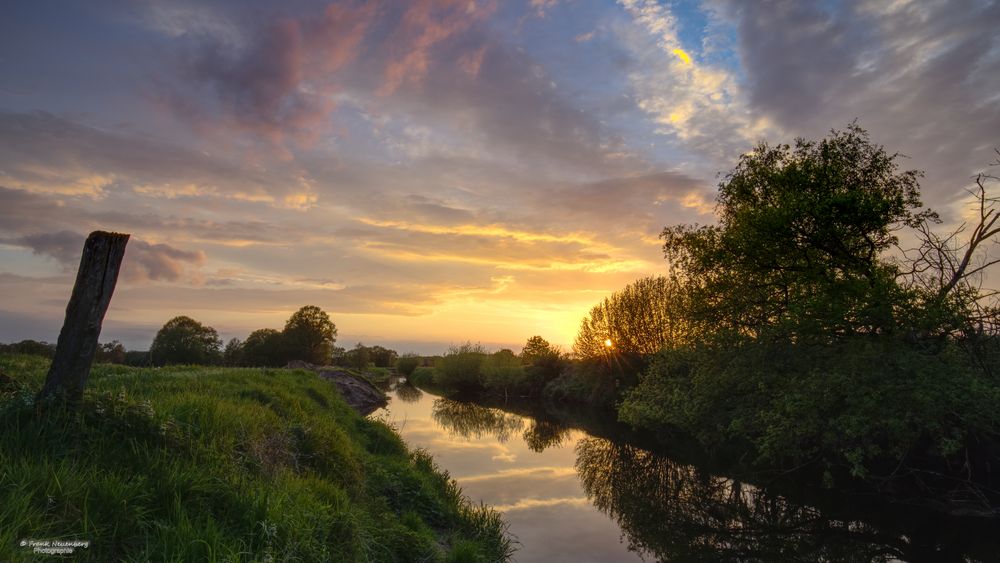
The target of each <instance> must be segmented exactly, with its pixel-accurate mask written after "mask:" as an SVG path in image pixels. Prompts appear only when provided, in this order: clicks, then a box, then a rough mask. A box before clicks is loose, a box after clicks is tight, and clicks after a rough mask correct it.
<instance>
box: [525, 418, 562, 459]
mask: <svg viewBox="0 0 1000 563" xmlns="http://www.w3.org/2000/svg"><path fill="white" fill-rule="evenodd" d="M567 436H569V428H566V427H565V426H563V425H562V424H559V423H558V422H555V421H552V420H540V419H533V420H532V421H531V426H530V427H529V428H528V429H527V430H525V431H524V442H525V443H526V444H528V447H529V448H531V450H532V451H535V452H539V453H541V452H542V451H544V450H546V449H548V448H552V447H559V446H561V445H562V443H563V440H565V439H566V437H567Z"/></svg>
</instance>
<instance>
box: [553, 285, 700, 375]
mask: <svg viewBox="0 0 1000 563" xmlns="http://www.w3.org/2000/svg"><path fill="white" fill-rule="evenodd" d="M682 305H683V299H682V296H681V295H680V293H679V291H678V290H677V284H676V283H674V282H673V281H672V280H670V279H668V278H665V277H663V276H657V277H647V278H641V279H638V280H636V281H634V282H632V283H630V284H629V285H627V286H625V287H624V288H622V289H621V290H619V291H616V292H614V293H612V294H611V296H610V297H607V298H605V299H604V301H602V302H601V303H599V304H597V305H596V306H594V308H592V309H591V310H590V313H589V314H588V315H587V317H585V318H584V319H583V321H582V322H581V323H580V331H579V332H578V333H577V337H576V342H574V343H573V351H575V352H576V354H577V355H578V356H580V357H581V358H601V357H604V356H606V355H607V354H609V353H610V352H614V353H616V354H636V355H648V354H655V353H656V352H658V351H659V350H660V349H661V348H663V347H664V346H666V345H667V344H671V343H673V344H676V343H679V342H680V341H682V340H683V338H685V334H686V330H683V327H684V326H685V325H686V323H685V322H684V321H683V320H682V316H681V312H682V311H681V308H682Z"/></svg>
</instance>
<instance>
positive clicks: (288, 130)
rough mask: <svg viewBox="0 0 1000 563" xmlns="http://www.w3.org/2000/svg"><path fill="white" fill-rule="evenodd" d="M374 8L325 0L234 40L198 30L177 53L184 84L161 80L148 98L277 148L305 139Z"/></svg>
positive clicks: (320, 121)
mask: <svg viewBox="0 0 1000 563" xmlns="http://www.w3.org/2000/svg"><path fill="white" fill-rule="evenodd" d="M375 11H376V4H374V3H367V4H361V5H338V4H330V5H329V6H328V7H327V8H326V9H325V10H324V11H323V13H322V15H321V16H319V17H311V18H308V19H297V18H291V17H284V18H279V19H277V20H273V21H270V22H268V23H267V24H262V25H261V27H260V28H259V29H257V30H255V31H254V32H252V33H250V34H248V35H249V37H250V39H249V41H248V42H247V44H245V45H243V46H238V47H234V46H233V45H232V44H230V43H228V42H226V41H225V36H222V37H219V36H215V35H209V34H198V35H196V36H195V37H194V38H193V39H194V42H193V44H186V48H185V49H184V52H183V53H182V55H181V61H180V67H181V74H182V76H181V78H182V79H183V80H184V83H183V85H182V87H171V86H169V85H168V83H167V82H166V81H165V80H161V82H160V83H159V84H158V85H157V90H158V91H156V92H154V93H153V97H154V99H157V100H158V101H160V102H162V103H164V104H165V105H166V106H167V107H169V108H170V109H172V110H173V111H174V112H175V114H177V115H178V116H181V117H182V118H184V119H187V120H188V121H190V122H192V123H193V124H195V125H196V126H199V127H201V128H203V129H206V130H212V129H213V128H222V129H224V130H225V131H226V132H227V133H228V134H232V133H248V134H250V135H251V136H253V137H254V138H256V139H263V140H265V141H266V142H268V143H270V144H271V145H272V146H275V147H279V146H281V145H283V144H284V143H286V141H288V140H289V139H291V140H294V141H297V142H308V141H310V140H312V139H314V138H315V135H316V129H317V128H320V129H323V128H324V127H323V125H324V121H325V120H326V118H327V116H328V115H329V114H330V112H331V111H332V110H333V107H334V101H333V98H332V94H333V93H335V92H336V89H337V85H336V82H335V81H334V75H335V74H336V72H337V71H338V70H340V69H341V68H342V67H343V66H345V65H346V64H348V63H350V62H351V61H352V60H354V59H355V58H356V56H357V54H358V49H359V45H360V43H361V41H362V40H363V39H364V36H365V33H366V32H367V30H368V27H369V26H370V25H371V23H372V19H373V17H374V14H375ZM184 37H186V36H184ZM185 86H186V87H185Z"/></svg>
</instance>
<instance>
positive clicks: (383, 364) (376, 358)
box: [370, 345, 399, 368]
mask: <svg viewBox="0 0 1000 563" xmlns="http://www.w3.org/2000/svg"><path fill="white" fill-rule="evenodd" d="M370 354H371V361H372V363H374V364H375V367H378V368H390V367H392V366H394V365H396V358H398V357H399V354H398V353H396V351H395V350H390V349H388V348H383V347H382V346H378V345H375V346H372V347H371V350H370Z"/></svg>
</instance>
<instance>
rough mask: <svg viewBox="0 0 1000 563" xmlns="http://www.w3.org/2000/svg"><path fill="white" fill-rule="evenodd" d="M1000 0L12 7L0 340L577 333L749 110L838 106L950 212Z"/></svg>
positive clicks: (817, 116) (824, 128) (761, 132)
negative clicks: (183, 326)
mask: <svg viewBox="0 0 1000 563" xmlns="http://www.w3.org/2000/svg"><path fill="white" fill-rule="evenodd" d="M998 30H1000V2H996V1H984V0H947V1H907V0H876V1H866V0H857V1H843V2H835V1H828V0H824V1H817V2H800V1H783V0H761V1H757V2H740V1H737V0H703V1H700V2H699V1H693V0H692V1H689V0H682V1H675V2H657V1H653V0H619V1H618V2H612V1H596V0H506V1H505V0H412V1H406V2H403V1H388V0H383V1H368V2H364V1H357V2H347V1H342V2H330V1H329V0H326V1H313V0H288V1H284V2H264V1H261V0H232V1H219V2H204V1H201V0H176V1H168V0H156V1H152V0H149V1H142V0H90V1H88V2H76V1H59V0H52V1H46V2H35V1H18V0H15V1H14V2H13V3H6V4H5V8H4V17H3V18H2V19H0V341H3V342H10V341H16V340H21V339H23V338H33V339H38V340H47V341H50V342H54V341H55V339H56V337H57V335H58V331H59V327H60V326H61V323H62V319H63V315H64V311H65V306H66V302H67V300H68V298H69V293H70V291H71V288H72V283H73V279H74V277H75V272H76V268H77V265H78V263H79V256H80V250H81V249H82V244H83V240H84V239H85V237H86V234H87V233H88V232H90V231H93V230H99V229H100V230H111V231H120V232H127V233H130V234H131V235H132V238H131V240H130V242H129V245H128V249H127V251H126V257H125V263H124V266H123V272H122V275H121V277H120V279H119V283H118V287H117V290H116V292H115V295H114V299H113V300H112V303H111V308H110V309H109V311H108V314H107V316H106V319H105V324H104V330H103V333H102V341H108V340H111V339H117V340H120V341H122V342H123V343H124V344H125V345H126V347H127V348H129V349H145V348H146V347H148V345H149V343H150V342H151V340H152V338H153V336H154V335H155V333H156V331H157V329H158V328H159V327H160V326H162V325H163V323H164V322H166V321H167V320H169V319H170V318H172V317H174V316H177V315H182V314H183V315H188V316H190V317H193V318H195V319H197V320H199V321H201V322H203V323H205V324H208V325H211V326H213V327H215V328H216V329H217V330H218V331H219V333H220V335H221V336H222V337H224V338H226V339H228V338H231V337H239V338H245V337H246V335H247V334H248V333H249V332H251V331H252V330H255V329H258V328H278V329H280V328H281V327H282V326H283V324H284V321H285V320H286V319H287V318H288V317H289V316H290V315H291V313H292V312H294V311H295V310H296V309H298V308H299V307H301V306H303V305H317V306H319V307H321V308H323V309H324V310H325V311H327V312H328V313H329V314H330V316H331V318H332V320H333V321H334V323H335V324H336V325H337V327H338V332H339V337H338V342H337V344H338V345H343V346H347V347H351V346H353V345H354V344H355V343H357V342H364V343H365V344H368V345H372V344H381V345H383V346H388V347H392V348H395V349H397V350H399V351H400V352H405V351H415V352H419V353H427V354H430V353H441V352H443V351H444V350H445V349H446V348H447V347H448V346H449V345H454V344H459V343H462V342H465V341H473V342H477V341H478V342H482V343H483V344H484V345H487V346H490V347H501V346H507V347H512V348H514V349H515V350H518V349H520V346H522V345H523V343H524V342H525V340H526V339H527V338H528V337H530V336H532V335H536V334H537V335H541V336H543V337H544V338H546V339H548V340H549V341H551V342H553V343H556V344H560V345H562V346H564V347H567V348H568V347H570V346H571V345H572V342H573V338H574V336H575V334H576V330H577V328H578V326H579V323H580V320H581V319H582V318H583V316H584V315H585V314H586V313H587V311H588V310H589V309H590V307H592V306H593V305H594V304H596V303H597V302H599V301H600V300H601V299H603V298H604V297H605V296H607V295H608V294H610V293H611V292H613V291H615V290H617V289H620V288H621V287H623V286H625V285H626V284H628V283H629V282H631V281H633V280H635V279H637V278H640V277H643V276H647V275H655V274H661V273H665V271H666V263H665V261H664V260H663V258H662V250H661V242H660V240H659V239H658V235H659V233H660V232H661V230H662V229H663V227H665V226H667V225H674V224H678V223H698V224H707V223H712V222H713V221H714V220H715V217H714V214H713V209H714V194H715V190H716V187H717V184H718V182H719V179H720V174H725V172H726V171H728V170H731V169H732V168H733V166H734V165H735V164H736V162H737V160H738V158H739V155H740V154H742V153H744V152H747V151H749V150H751V149H752V148H753V146H754V145H755V143H757V142H758V141H762V140H763V141H767V142H769V143H780V142H792V141H793V139H795V138H796V137H805V138H809V139H818V138H821V137H822V136H824V135H826V134H827V133H828V132H829V131H830V130H831V129H843V128H844V127H846V126H847V125H848V124H850V123H851V122H852V121H854V120H857V121H858V123H859V124H860V125H861V126H862V127H863V128H865V129H867V130H868V131H869V133H870V134H871V137H872V139H873V140H875V141H876V142H878V143H880V144H883V145H884V146H885V147H886V148H887V149H888V150H889V151H891V152H899V153H901V154H902V155H905V158H903V159H902V160H901V164H902V166H903V167H904V168H907V169H909V168H914V169H919V170H923V171H925V176H924V177H923V179H922V182H921V185H922V192H923V201H924V203H925V204H927V205H929V206H931V207H933V208H934V209H936V210H937V211H939V212H940V213H941V214H942V216H943V217H944V218H945V220H946V222H947V223H951V224H956V223H957V222H959V221H960V220H961V219H962V217H963V216H964V215H965V214H966V213H968V210H969V209H968V205H967V202H968V197H967V196H968V194H967V193H966V192H965V190H966V189H967V188H968V187H969V186H970V185H971V184H972V179H973V176H974V175H975V174H976V173H977V172H980V171H982V170H984V169H986V168H987V166H988V165H989V164H990V163H991V162H993V161H995V160H996V154H995V153H994V149H995V148H996V147H998V146H1000V31H998Z"/></svg>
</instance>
